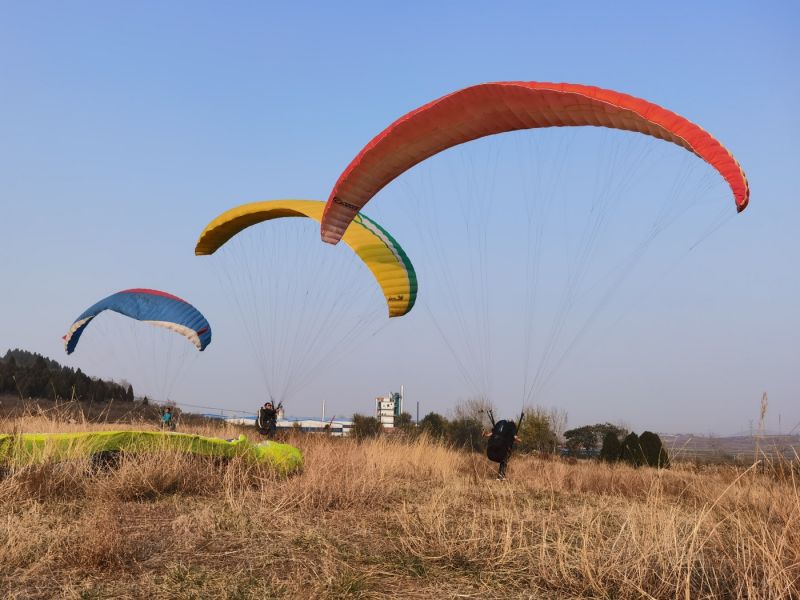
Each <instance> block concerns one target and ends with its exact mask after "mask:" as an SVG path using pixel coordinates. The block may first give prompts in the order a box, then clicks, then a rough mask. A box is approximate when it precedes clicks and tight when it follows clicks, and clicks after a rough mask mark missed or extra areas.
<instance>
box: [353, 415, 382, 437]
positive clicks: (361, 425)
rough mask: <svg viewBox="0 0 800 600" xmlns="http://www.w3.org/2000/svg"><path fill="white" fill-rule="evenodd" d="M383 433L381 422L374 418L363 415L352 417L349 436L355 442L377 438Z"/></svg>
mask: <svg viewBox="0 0 800 600" xmlns="http://www.w3.org/2000/svg"><path fill="white" fill-rule="evenodd" d="M382 431H383V426H382V425H381V422H380V421H378V419H376V418H375V417H367V416H365V415H359V414H355V415H353V428H352V429H351V435H352V436H353V437H354V438H355V439H357V440H365V439H367V438H373V437H377V436H379V435H380V434H381V432H382Z"/></svg>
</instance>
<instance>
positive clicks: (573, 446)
mask: <svg viewBox="0 0 800 600" xmlns="http://www.w3.org/2000/svg"><path fill="white" fill-rule="evenodd" d="M564 438H565V439H566V440H567V447H568V448H569V449H570V451H571V452H572V453H573V454H577V453H578V451H579V450H583V451H584V452H585V453H586V454H587V455H591V454H592V453H593V452H594V451H595V450H596V449H597V431H596V430H595V428H594V426H592V425H584V426H583V427H576V428H575V429H570V430H569V431H565V432H564Z"/></svg>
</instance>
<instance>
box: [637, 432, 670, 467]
mask: <svg viewBox="0 0 800 600" xmlns="http://www.w3.org/2000/svg"><path fill="white" fill-rule="evenodd" d="M639 447H640V448H641V449H642V458H643V464H646V465H647V466H650V467H654V468H656V469H668V468H669V455H668V454H667V450H666V449H665V448H664V445H663V444H662V443H661V438H660V437H658V434H655V433H653V432H652V431H645V432H643V433H642V435H640V436H639Z"/></svg>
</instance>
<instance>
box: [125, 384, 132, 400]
mask: <svg viewBox="0 0 800 600" xmlns="http://www.w3.org/2000/svg"><path fill="white" fill-rule="evenodd" d="M125 400H127V401H128V402H133V386H132V385H131V384H128V391H127V392H125Z"/></svg>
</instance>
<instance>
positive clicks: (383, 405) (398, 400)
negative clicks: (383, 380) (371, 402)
mask: <svg viewBox="0 0 800 600" xmlns="http://www.w3.org/2000/svg"><path fill="white" fill-rule="evenodd" d="M402 412H403V394H402V392H400V393H397V392H391V393H390V394H389V395H388V396H378V397H377V398H375V418H376V419H378V421H379V422H380V424H381V425H382V426H383V428H384V429H393V428H394V421H395V417H399V416H400V413H402Z"/></svg>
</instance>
